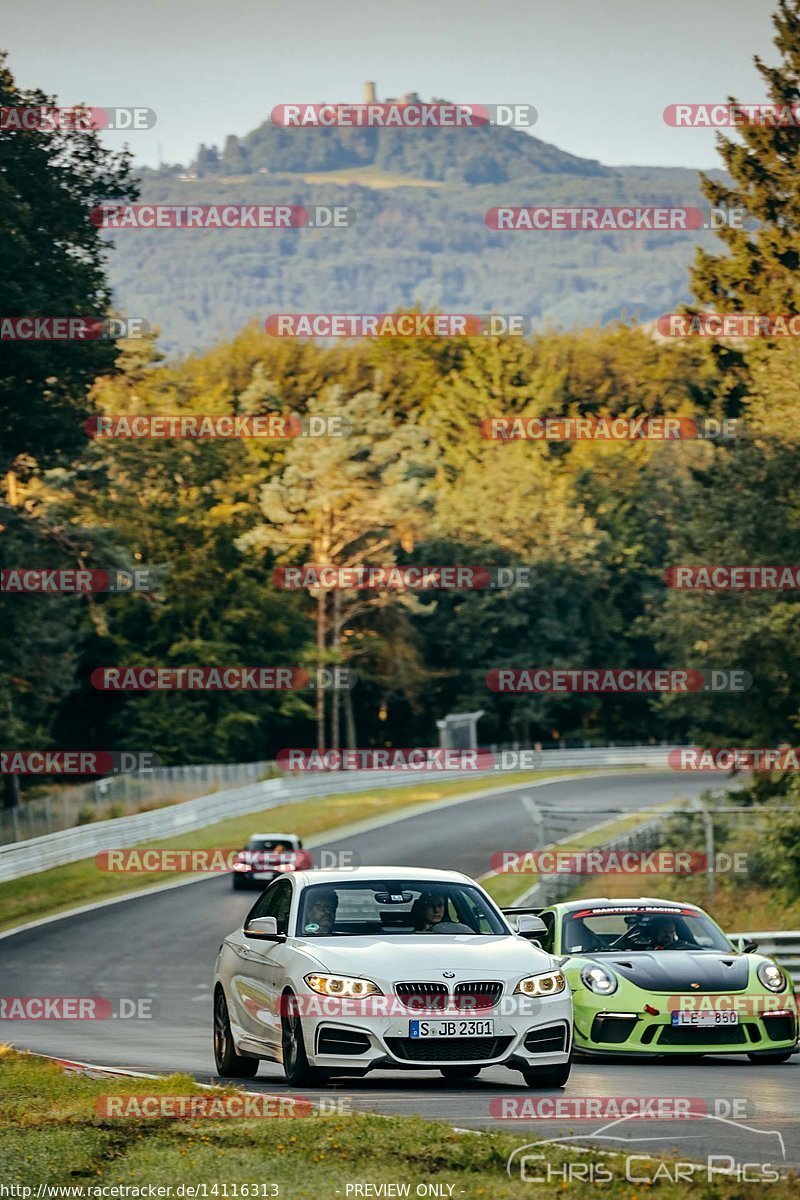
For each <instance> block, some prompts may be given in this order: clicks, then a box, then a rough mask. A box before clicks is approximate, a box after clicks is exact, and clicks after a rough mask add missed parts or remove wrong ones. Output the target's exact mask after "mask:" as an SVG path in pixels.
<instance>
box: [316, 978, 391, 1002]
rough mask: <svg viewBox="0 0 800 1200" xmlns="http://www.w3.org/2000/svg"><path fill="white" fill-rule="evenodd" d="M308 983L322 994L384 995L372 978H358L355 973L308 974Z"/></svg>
mask: <svg viewBox="0 0 800 1200" xmlns="http://www.w3.org/2000/svg"><path fill="white" fill-rule="evenodd" d="M305 980H306V983H307V984H308V986H309V987H310V988H311V990H312V991H313V992H319V994H320V995H321V996H356V997H358V996H382V995H383V992H382V991H381V989H380V988H379V987H378V985H377V983H373V982H372V980H371V979H356V978H355V976H353V975H306V977H305Z"/></svg>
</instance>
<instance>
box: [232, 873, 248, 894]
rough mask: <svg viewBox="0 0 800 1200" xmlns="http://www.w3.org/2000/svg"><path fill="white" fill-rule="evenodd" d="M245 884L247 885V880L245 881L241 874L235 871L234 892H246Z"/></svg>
mask: <svg viewBox="0 0 800 1200" xmlns="http://www.w3.org/2000/svg"><path fill="white" fill-rule="evenodd" d="M245 884H246V880H245V879H243V877H242V876H241V875H240V873H239V872H238V871H234V873H233V890H234V891H235V892H241V891H244V888H245Z"/></svg>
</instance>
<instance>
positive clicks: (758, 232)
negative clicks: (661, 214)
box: [692, 0, 800, 313]
mask: <svg viewBox="0 0 800 1200" xmlns="http://www.w3.org/2000/svg"><path fill="white" fill-rule="evenodd" d="M772 21H773V25H774V26H775V30H776V36H775V38H774V43H775V45H776V47H777V48H778V50H779V51H780V53H781V56H782V60H783V61H782V62H781V64H780V65H779V66H777V67H769V66H767V65H766V64H765V63H763V62H762V61H761V59H760V58H759V57H758V56H756V58H755V64H756V68H757V70H758V72H759V74H760V75H761V78H762V79H763V80H764V83H765V85H766V90H767V94H768V96H769V99H770V101H771V102H772V103H773V104H775V105H778V106H779V107H781V108H783V107H786V106H795V105H796V104H797V103H798V101H800V0H779V4H778V9H777V12H776V13H775V15H774V16H773V18H772ZM731 103H732V104H735V103H736V101H735V100H733V99H731ZM738 134H739V138H740V139H741V140H733V139H732V138H728V137H725V136H723V135H720V136H719V138H718V141H717V145H718V149H719V152H720V154H721V156H722V160H723V162H724V164H725V166H726V168H727V170H728V172H729V174H730V175H731V177H732V179H733V182H732V183H731V184H728V183H726V182H724V181H718V180H712V179H709V178H708V177H707V176H702V177H701V178H702V189H703V193H704V195H705V196H706V197H707V198H708V200H710V201H711V203H712V204H713V205H714V206H715V207H718V208H726V209H737V208H738V209H743V210H744V212H745V214H746V216H747V217H748V218H752V222H755V223H756V227H755V228H753V227H752V222H751V223H750V227H748V228H746V229H739V228H736V227H734V226H729V225H724V226H722V227H720V228H719V229H718V230H717V234H718V236H719V237H720V238H721V239H722V241H723V242H724V243H725V246H726V249H727V251H728V253H727V254H719V255H713V254H708V253H707V252H705V251H703V250H699V251H698V253H697V258H696V261H695V266H694V270H693V272H692V285H693V289H694V292H695V294H696V295H697V298H698V299H699V300H700V301H701V302H702V303H704V304H710V305H713V306H715V307H721V308H722V309H723V310H732V311H735V312H757V313H770V312H771V313H794V312H797V311H799V310H798V302H800V276H798V268H800V187H798V182H797V180H798V170H799V169H800V139H799V138H798V130H797V128H796V127H793V126H791V125H787V126H780V125H779V126H773V125H769V124H744V125H742V126H741V127H740V128H739V130H738Z"/></svg>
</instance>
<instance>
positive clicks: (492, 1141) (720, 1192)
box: [0, 1047, 797, 1200]
mask: <svg viewBox="0 0 800 1200" xmlns="http://www.w3.org/2000/svg"><path fill="white" fill-rule="evenodd" d="M0 1083H2V1087H0V1182H1V1183H3V1184H4V1185H6V1186H8V1185H11V1186H17V1187H18V1186H20V1185H22V1186H25V1187H29V1188H32V1189H33V1194H34V1195H35V1190H36V1188H37V1187H38V1186H39V1185H40V1184H44V1185H51V1186H53V1185H55V1186H67V1187H69V1186H73V1187H83V1188H87V1187H89V1186H91V1185H97V1186H100V1187H113V1186H115V1185H116V1186H118V1185H123V1186H124V1185H127V1186H137V1185H138V1186H140V1187H141V1186H146V1185H148V1184H152V1185H155V1186H171V1187H172V1188H175V1187H176V1186H177V1185H179V1184H185V1185H188V1186H196V1185H197V1184H201V1183H202V1184H206V1185H208V1188H209V1189H210V1188H211V1186H212V1185H214V1184H217V1185H218V1186H219V1188H220V1191H219V1193H218V1194H219V1195H222V1194H223V1192H222V1190H221V1189H222V1185H223V1184H225V1185H227V1187H228V1195H229V1196H230V1195H232V1190H231V1189H232V1185H233V1184H238V1185H239V1186H240V1188H241V1185H242V1184H251V1185H252V1184H253V1183H263V1184H267V1185H269V1184H276V1185H277V1186H278V1193H277V1194H278V1196H279V1197H280V1200H335V1197H336V1195H337V1191H338V1193H339V1194H340V1196H341V1198H342V1200H345V1196H346V1192H345V1188H346V1185H347V1184H353V1183H372V1184H378V1185H380V1184H384V1185H385V1184H387V1183H399V1182H406V1183H410V1184H411V1193H410V1194H411V1195H412V1196H413V1195H414V1194H415V1189H416V1186H417V1184H420V1183H426V1184H433V1183H436V1184H439V1185H447V1184H450V1185H452V1193H450V1194H451V1195H452V1197H453V1200H522V1197H527V1198H528V1200H546V1198H547V1200H552V1197H553V1196H554V1195H563V1194H564V1193H565V1192H566V1193H567V1194H568V1195H570V1196H575V1197H578V1196H580V1195H585V1194H586V1187H587V1184H585V1183H581V1182H577V1183H575V1184H573V1185H572V1186H571V1187H569V1188H566V1187H563V1188H562V1187H560V1186H559V1185H558V1184H550V1185H546V1184H534V1183H526V1182H523V1181H522V1180H520V1179H519V1178H518V1177H517V1178H516V1179H513V1178H509V1176H508V1175H507V1174H506V1162H507V1160H508V1157H509V1155H510V1154H511V1153H512V1152H513V1151H514V1150H515V1149H516V1148H517V1147H519V1146H520V1145H522V1144H524V1143H526V1142H530V1141H534V1140H536V1138H537V1137H543V1138H548V1137H557V1136H559V1135H560V1133H562V1132H563V1131H562V1130H560V1129H555V1128H554V1123H553V1122H546V1123H544V1124H543V1127H542V1132H541V1133H539V1132H537V1133H531V1132H530V1129H527V1130H524V1131H523V1130H518V1131H516V1132H515V1131H514V1130H513V1129H510V1130H503V1132H495V1131H491V1132H488V1133H485V1134H480V1135H473V1134H463V1133H458V1132H456V1131H455V1130H454V1129H452V1128H451V1127H450V1126H448V1125H446V1124H443V1123H439V1122H434V1121H425V1120H421V1119H419V1118H415V1117H378V1116H371V1115H362V1114H356V1113H352V1112H351V1113H345V1114H344V1115H341V1114H337V1115H335V1116H320V1115H318V1114H314V1115H311V1116H305V1117H301V1118H289V1117H276V1118H269V1119H262V1120H252V1119H230V1120H195V1121H186V1120H171V1119H159V1120H154V1119H110V1118H106V1117H101V1116H98V1115H96V1112H95V1105H96V1102H97V1100H98V1098H99V1097H102V1096H106V1095H115V1096H118V1095H131V1094H133V1095H141V1094H143V1093H147V1094H154V1093H155V1094H158V1095H169V1096H173V1095H190V1094H206V1095H207V1094H208V1093H202V1090H201V1089H200V1088H199V1087H198V1085H197V1084H195V1083H194V1081H193V1080H192V1079H190V1078H189V1077H188V1076H181V1075H173V1076H169V1077H164V1078H161V1079H158V1080H150V1079H124V1078H108V1079H90V1078H86V1077H84V1076H80V1075H71V1074H65V1073H64V1072H63V1071H62V1070H61V1069H60V1068H59V1067H57V1066H55V1065H54V1064H53V1063H50V1062H48V1061H47V1060H44V1059H37V1058H35V1057H32V1056H30V1055H24V1054H18V1053H16V1052H14V1051H9V1050H7V1049H4V1048H3V1047H0ZM230 1090H231V1089H227V1093H226V1094H229V1093H230ZM220 1094H221V1093H220ZM331 1095H334V1093H331ZM680 1132H682V1131H681V1130H677V1129H676V1138H677V1136H678V1135H679V1134H680ZM547 1157H548V1160H549V1161H550V1162H551V1163H552V1164H553V1165H554V1166H555V1165H557V1164H561V1163H564V1162H566V1161H571V1162H575V1161H576V1158H579V1161H580V1162H587V1161H588V1162H592V1161H605V1162H606V1163H608V1162H609V1160H608V1159H603V1158H602V1157H601V1156H600V1155H599V1153H598V1152H596V1151H592V1150H590V1151H588V1152H586V1153H580V1155H579V1156H578V1155H576V1153H575V1152H571V1151H569V1150H566V1149H564V1148H562V1147H550V1148H548V1149H547ZM681 1157H684V1156H683V1155H682V1156H681ZM615 1162H616V1160H615ZM641 1167H642V1164H641V1162H637V1169H638V1170H641ZM650 1169H651V1171H653V1172H654V1171H655V1169H656V1168H655V1164H653V1165H652V1166H651V1168H650ZM614 1172H615V1179H614V1181H613V1182H611V1183H605V1184H603V1186H602V1194H603V1195H604V1196H606V1197H608V1198H609V1200H637V1197H638V1196H639V1195H640V1194H641V1189H638V1188H636V1187H632V1186H631V1184H630V1183H626V1182H625V1181H624V1177H623V1176H624V1170H623V1164H622V1163H621V1162H620V1163H619V1165H618V1166H615V1167H614ZM617 1175H618V1176H619V1177H616V1176H617ZM699 1179H700V1190H698V1195H700V1196H702V1197H703V1200H749V1198H751V1197H752V1198H753V1200H755V1198H756V1197H757V1196H762V1195H763V1190H761V1188H760V1185H759V1184H756V1183H752V1184H741V1183H737V1182H736V1180H735V1179H734V1178H728V1179H724V1178H721V1177H719V1176H715V1177H713V1178H712V1181H711V1182H706V1181H705V1177H704V1176H703V1175H701V1176H700V1177H699ZM588 1186H589V1187H591V1185H588ZM796 1189H797V1179H796V1177H792V1178H789V1179H786V1180H782V1181H780V1182H776V1183H772V1184H770V1185H769V1195H770V1197H773V1198H774V1200H788V1198H789V1197H790V1196H793V1195H796ZM173 1194H174V1193H173ZM207 1194H208V1195H209V1196H213V1193H212V1192H211V1191H210V1190H209V1191H208V1193H207ZM240 1194H241V1191H240ZM250 1194H251V1195H252V1194H253V1193H252V1192H251V1193H250ZM265 1194H266V1195H269V1188H267V1190H266V1192H265ZM447 1194H448V1193H447V1190H446V1189H445V1190H444V1195H445V1196H446V1195H447ZM648 1194H650V1195H651V1196H657V1197H658V1198H659V1200H682V1198H684V1197H685V1196H686V1184H685V1183H683V1184H680V1183H679V1184H675V1183H671V1182H663V1183H662V1182H659V1183H657V1184H655V1185H653V1187H652V1189H651V1190H650V1191H649V1193H648ZM90 1195H91V1193H88V1192H85V1193H84V1196H86V1197H87V1198H88V1197H89V1196H90ZM351 1195H352V1193H351Z"/></svg>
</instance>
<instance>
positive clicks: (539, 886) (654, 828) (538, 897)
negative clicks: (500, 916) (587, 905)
mask: <svg viewBox="0 0 800 1200" xmlns="http://www.w3.org/2000/svg"><path fill="white" fill-rule="evenodd" d="M670 816H672V813H662V814H660V815H659V816H657V817H654V818H653V819H652V820H651V821H644V822H642V824H641V825H637V826H636V827H635V828H634V829H631V830H629V831H628V832H627V833H622V834H618V835H617V837H614V838H609V840H608V841H605V842H598V843H597V844H596V845H594V846H592V847H591V849H592V850H600V851H604V850H650V849H652V847H653V842H654V840H658V835H659V833H660V831H661V827H662V825H663V824H664V822H665V821H666V820H667V819H668V817H670ZM585 832H586V831H585V830H576V831H575V836H576V837H581V836H582V834H583V833H585ZM553 844H554V845H557V843H553ZM541 849H543V850H544V849H549V847H545V846H542V847H541ZM591 878H592V877H591V876H590V875H573V874H566V873H565V874H561V875H545V874H544V873H543V874H541V875H539V877H538V879H537V882H536V883H535V884H534V885H533V887H532V888H529V890H528V891H527V892H525V894H524V895H523V896H520V897H519V899H518V900H515V901H514V903H515V905H518V906H523V905H536V904H541V905H542V906H543V907H546V906H547V905H549V904H558V902H559V901H560V900H563V899H564V898H565V897H566V896H568V895H569V893H570V892H571V891H573V890H574V889H575V888H576V887H578V886H579V884H581V883H583V882H584V881H585V880H587V879H591Z"/></svg>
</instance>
